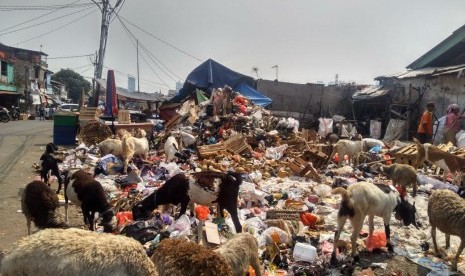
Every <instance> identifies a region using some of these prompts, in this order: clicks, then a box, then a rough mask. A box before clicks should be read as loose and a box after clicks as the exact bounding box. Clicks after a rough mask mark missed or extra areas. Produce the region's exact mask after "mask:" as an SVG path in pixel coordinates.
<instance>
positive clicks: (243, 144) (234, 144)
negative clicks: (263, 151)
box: [223, 134, 250, 154]
mask: <svg viewBox="0 0 465 276" xmlns="http://www.w3.org/2000/svg"><path fill="white" fill-rule="evenodd" d="M223 145H224V148H225V149H226V150H227V151H229V152H231V153H234V154H241V153H243V152H245V151H249V150H250V146H249V144H248V143H247V141H246V139H245V138H244V137H243V136H242V134H238V135H234V136H232V137H230V138H229V139H228V140H226V141H224V142H223Z"/></svg>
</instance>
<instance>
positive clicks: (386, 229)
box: [384, 224, 394, 253]
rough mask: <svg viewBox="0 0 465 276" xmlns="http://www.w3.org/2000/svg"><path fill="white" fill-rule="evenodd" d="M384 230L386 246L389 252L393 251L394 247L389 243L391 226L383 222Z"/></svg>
mask: <svg viewBox="0 0 465 276" xmlns="http://www.w3.org/2000/svg"><path fill="white" fill-rule="evenodd" d="M384 232H385V233H386V247H387V248H388V251H389V252H391V253H392V252H394V248H393V247H392V244H391V228H390V227H389V224H384Z"/></svg>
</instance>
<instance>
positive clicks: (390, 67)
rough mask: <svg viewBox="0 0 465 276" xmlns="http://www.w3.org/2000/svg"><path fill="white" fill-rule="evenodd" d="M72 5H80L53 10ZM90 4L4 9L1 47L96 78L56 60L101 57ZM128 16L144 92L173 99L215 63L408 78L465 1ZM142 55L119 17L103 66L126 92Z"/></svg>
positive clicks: (245, 3)
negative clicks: (192, 76)
mask: <svg viewBox="0 0 465 276" xmlns="http://www.w3.org/2000/svg"><path fill="white" fill-rule="evenodd" d="M69 3H73V4H77V5H81V6H79V7H78V8H70V7H67V8H62V9H59V10H58V9H56V10H50V9H49V8H50V6H51V5H66V4H69ZM88 3H92V1H91V0H80V1H78V0H66V1H65V0H41V1H37V0H36V1H30V0H1V1H0V30H1V31H0V42H1V43H3V44H6V45H9V46H14V47H20V48H26V49H31V50H40V45H42V51H43V52H45V53H47V54H48V55H49V57H50V59H49V60H48V64H49V69H51V70H52V71H54V72H56V71H58V70H59V69H60V68H71V69H74V70H75V71H76V72H78V73H81V74H82V75H84V76H86V77H89V78H90V77H92V76H93V69H92V68H91V65H90V61H89V58H88V57H79V58H68V59H53V58H54V57H67V56H75V55H86V54H92V53H95V51H96V50H97V49H98V46H99V37H100V21H101V13H100V11H99V9H98V8H97V6H96V5H95V4H93V5H89V6H84V5H83V4H88ZM114 3H116V0H112V4H114ZM39 5H40V6H43V7H37V6H39ZM13 6H14V7H13ZM18 6H27V7H28V10H24V8H21V10H18ZM39 8H40V9H39ZM47 13H49V14H48V15H47ZM119 15H120V18H121V20H127V21H126V26H127V28H128V29H129V30H130V32H131V33H132V35H134V36H135V37H136V38H137V39H138V40H139V41H140V54H141V55H140V59H139V61H140V78H141V80H140V86H141V87H140V88H141V91H147V92H153V91H162V92H163V93H167V90H168V89H174V88H175V81H182V82H183V81H184V80H185V78H186V76H187V75H188V74H189V72H190V71H192V70H193V69H194V68H195V67H197V66H198V65H199V64H201V63H202V62H203V61H205V60H207V59H209V58H212V59H214V60H216V61H218V62H219V63H222V64H223V65H225V66H227V67H229V68H231V69H233V70H235V71H238V72H240V73H242V74H246V75H250V76H253V77H256V74H255V73H254V72H253V71H252V68H253V67H257V68H258V75H259V77H260V78H263V79H271V80H272V79H275V74H276V69H274V68H271V67H272V66H274V65H276V64H277V65H278V66H279V71H278V74H279V75H278V79H279V80H280V81H285V82H296V83H307V82H317V81H323V82H324V83H328V82H331V81H334V79H335V75H336V74H338V75H339V80H340V81H355V82H357V83H363V84H371V83H373V78H375V77H376V76H379V75H383V74H391V73H396V72H400V71H403V70H404V69H405V67H406V66H407V65H408V64H410V63H411V62H413V61H414V60H415V59H417V58H418V57H420V56H421V55H423V54H424V53H425V52H427V51H428V50H430V49H431V48H432V47H434V46H435V45H436V44H438V43H439V42H440V41H442V40H443V39H444V38H446V37H447V36H449V35H450V34H452V32H453V31H454V30H456V29H458V28H459V27H460V26H462V25H464V24H465V1H463V0H448V1H432V0H409V1H404V0H385V1H376V0H351V1H347V0H324V1H322V0H291V1H283V0H281V1H278V0H233V1H231V0H230V1H223V0H196V1H192V0H191V1H189V0H128V1H125V2H124V4H123V6H122V8H121V10H120V11H119ZM38 17H39V18H38ZM34 18H37V19H35V20H33V19H34ZM28 21H29V22H28ZM46 21H50V22H48V23H45V22H46ZM21 23H24V24H22V25H18V24H21ZM131 23H132V24H135V25H137V26H139V27H140V28H141V29H142V30H144V31H145V32H147V33H150V34H151V35H153V36H154V37H157V38H158V39H155V38H153V37H151V36H149V35H147V34H146V33H144V32H142V31H141V30H139V29H137V28H136V27H134V25H131ZM15 25H18V26H16V27H14V26H15ZM23 28H24V30H18V29H23ZM160 40H162V41H164V42H162V41H160ZM24 41H26V42H24ZM142 47H143V48H144V49H146V52H144V51H143V50H142ZM149 55H150V56H149ZM136 56H137V55H136V47H135V46H134V43H133V41H132V40H131V38H130V35H128V34H127V32H126V31H125V29H124V27H123V25H122V24H121V22H120V20H118V18H115V19H114V21H112V23H111V25H110V30H109V38H108V43H107V50H106V55H105V62H104V64H105V66H106V67H107V68H111V69H114V70H116V71H117V72H116V78H117V85H118V86H123V87H126V85H127V75H128V74H131V75H134V76H136V75H137V69H136V68H137V67H136ZM144 59H145V60H146V61H147V62H146V61H145V60H144ZM198 59H200V61H199V60H198ZM160 61H161V63H160ZM157 64H158V65H157ZM159 67H161V68H162V69H163V70H161V69H160V68H159ZM107 68H104V73H103V76H106V70H107ZM157 75H158V76H157Z"/></svg>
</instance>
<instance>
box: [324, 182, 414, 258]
mask: <svg viewBox="0 0 465 276" xmlns="http://www.w3.org/2000/svg"><path fill="white" fill-rule="evenodd" d="M392 189H394V188H392ZM394 191H395V189H394ZM394 191H391V189H390V187H388V186H386V185H383V184H380V185H374V184H371V183H369V182H358V183H354V184H352V185H350V186H349V187H348V188H347V190H345V189H344V188H342V187H339V188H335V189H333V190H332V193H333V194H340V195H341V196H342V202H341V207H340V208H339V212H338V215H337V225H338V228H337V231H336V233H335V234H334V243H335V244H336V243H337V242H338V241H339V236H340V234H341V231H342V229H343V228H344V224H345V223H346V220H347V219H349V220H350V222H351V225H352V228H353V233H352V236H351V242H352V256H353V257H354V260H358V259H359V257H358V255H357V245H356V242H357V237H358V234H359V233H360V230H362V226H363V221H364V220H365V217H366V216H368V221H369V236H370V237H371V236H372V235H373V231H374V224H373V219H374V216H378V217H382V218H383V220H384V230H385V232H386V238H387V244H386V246H387V247H388V250H389V251H391V252H392V251H393V248H392V245H391V240H390V238H391V230H390V227H389V223H390V221H391V214H392V212H393V211H395V212H396V218H397V219H402V220H403V222H404V225H405V226H408V225H410V224H413V225H414V226H415V227H417V224H416V221H415V213H416V209H415V205H413V206H411V204H410V203H408V202H407V201H405V200H403V199H402V198H400V197H399V195H398V194H397V193H396V192H394ZM335 257H336V247H334V251H333V255H332V261H335Z"/></svg>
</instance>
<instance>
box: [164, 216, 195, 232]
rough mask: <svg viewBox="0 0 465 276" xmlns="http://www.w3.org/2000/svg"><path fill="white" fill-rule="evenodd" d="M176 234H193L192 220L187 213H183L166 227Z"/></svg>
mask: <svg viewBox="0 0 465 276" xmlns="http://www.w3.org/2000/svg"><path fill="white" fill-rule="evenodd" d="M166 230H167V231H168V232H170V233H171V234H173V235H174V236H187V235H190V234H191V221H190V219H189V217H188V216H187V215H182V216H180V217H179V219H178V220H176V221H175V222H174V223H173V224H171V225H170V226H168V228H166Z"/></svg>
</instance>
